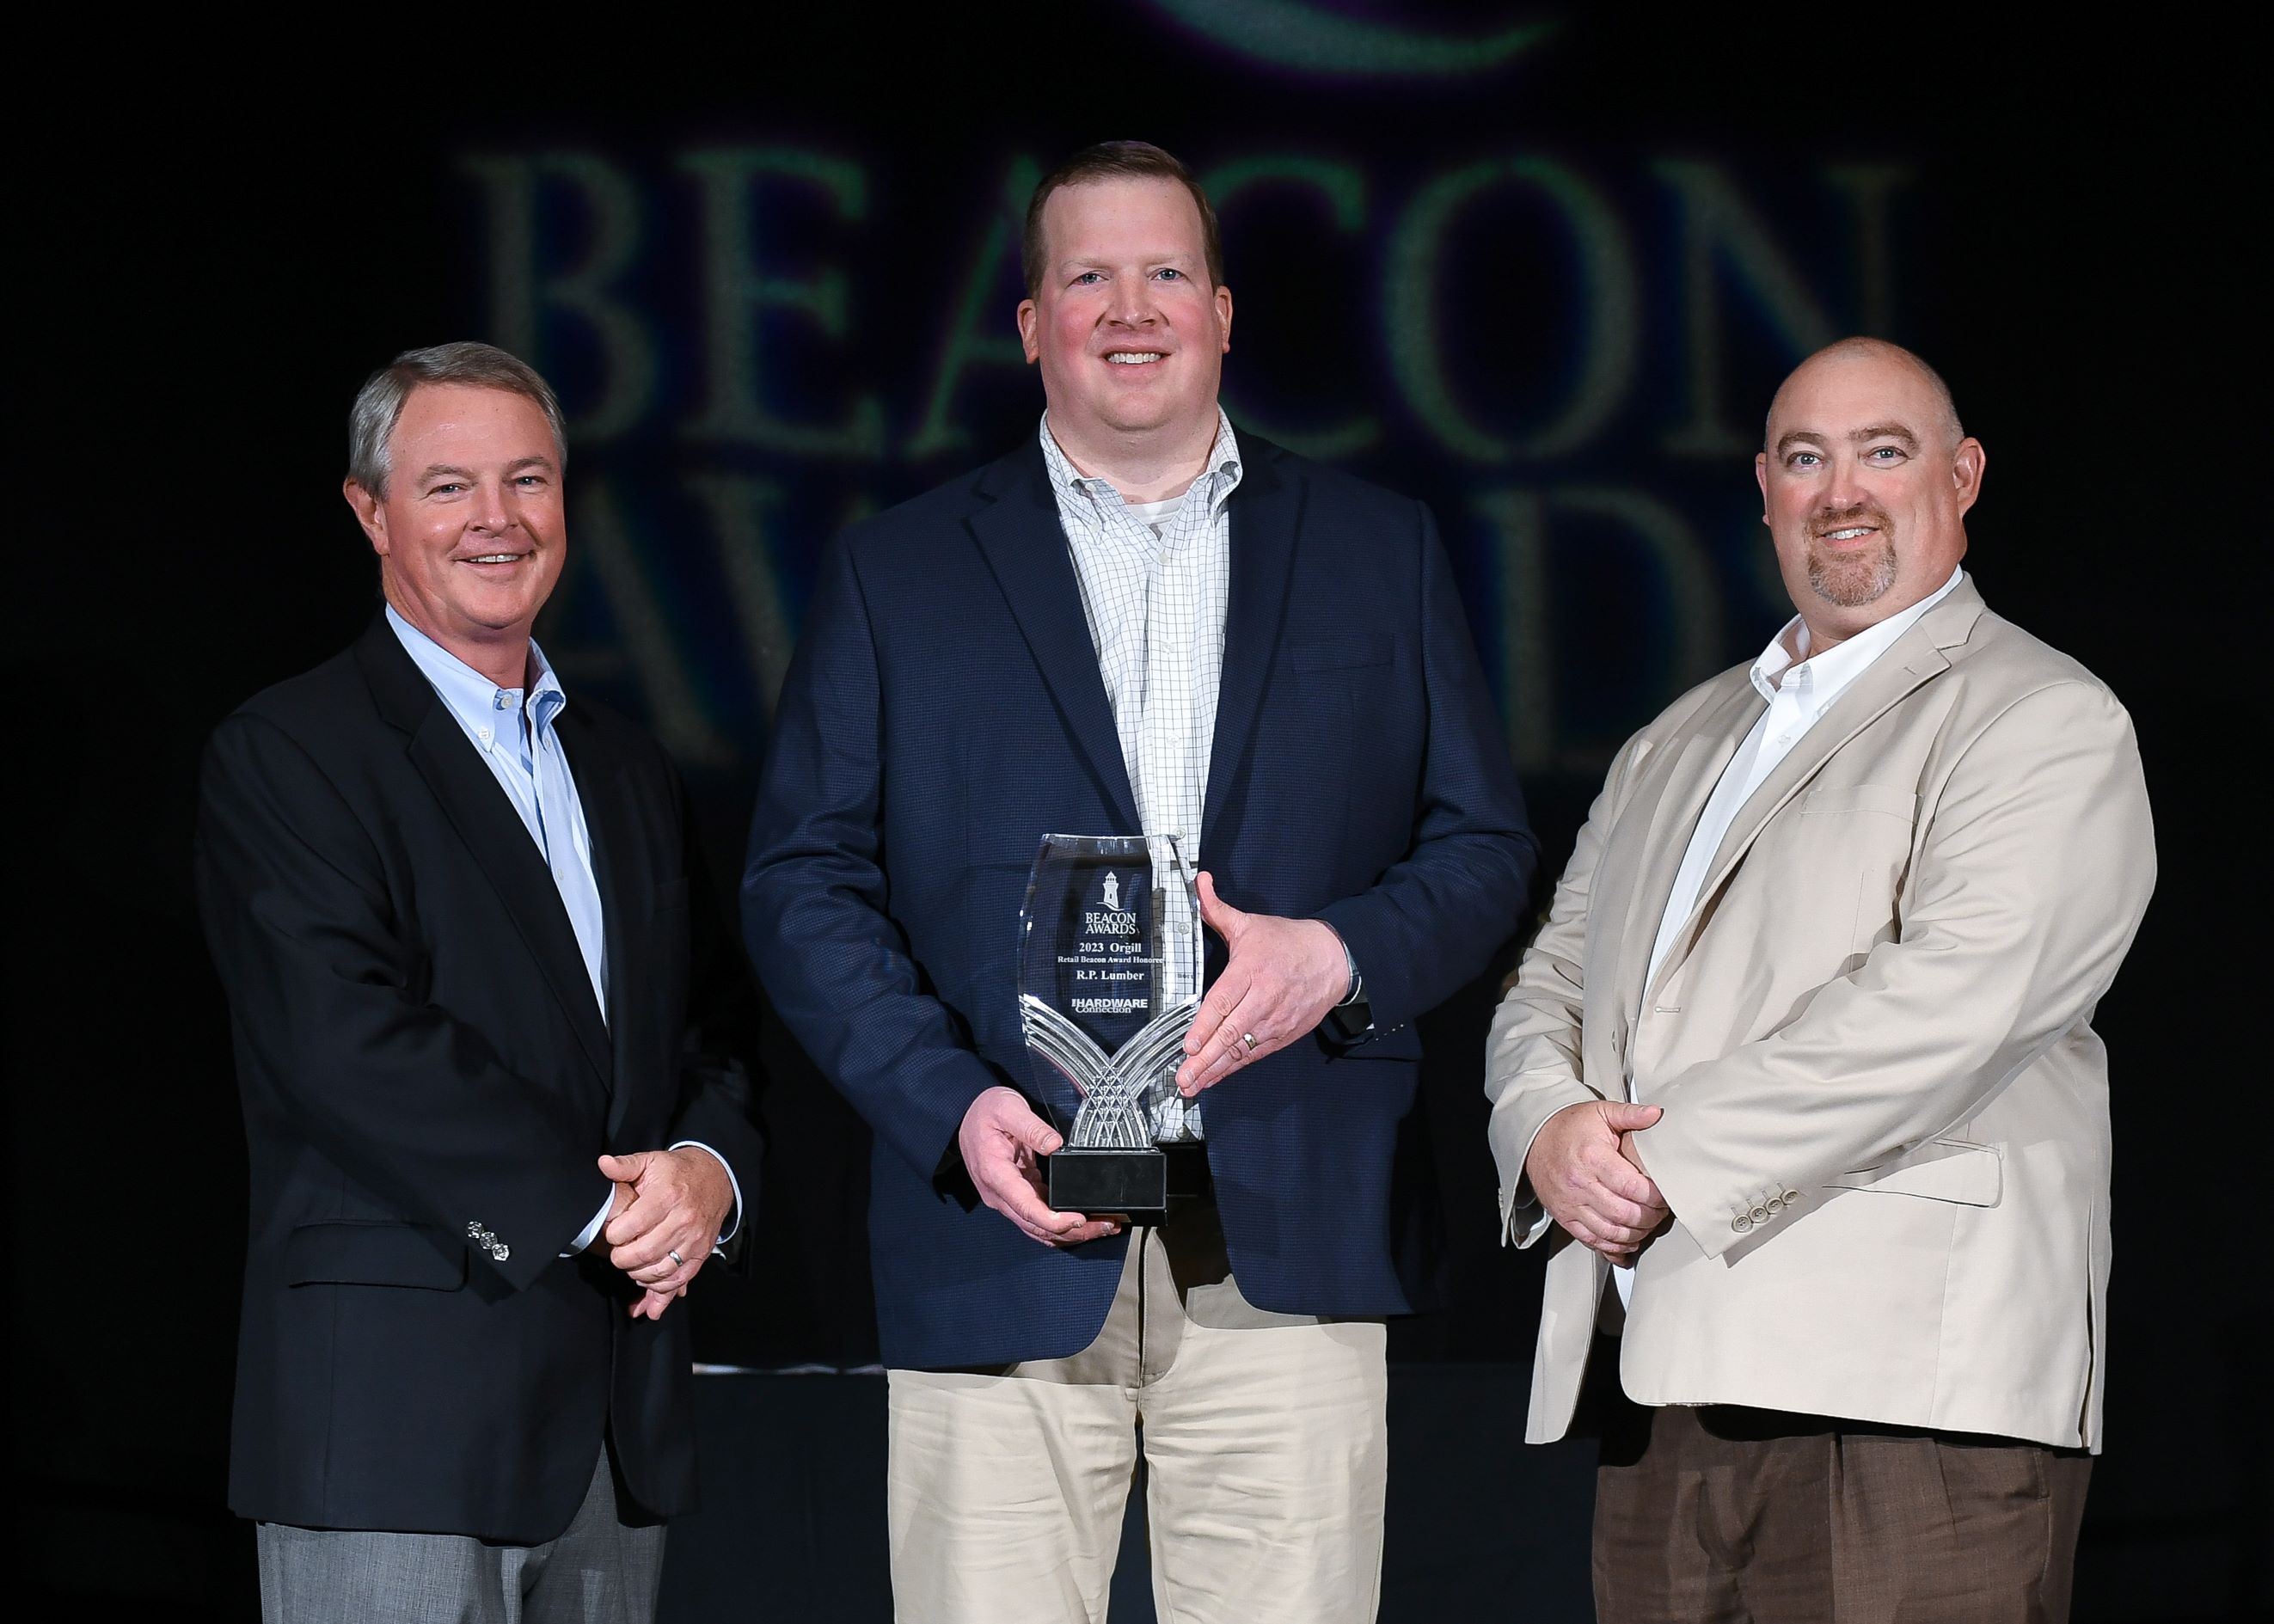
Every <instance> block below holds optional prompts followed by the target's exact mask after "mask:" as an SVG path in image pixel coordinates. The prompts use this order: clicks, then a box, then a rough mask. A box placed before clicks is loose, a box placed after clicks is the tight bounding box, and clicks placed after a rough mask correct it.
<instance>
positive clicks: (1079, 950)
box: [1019, 835, 1201, 1218]
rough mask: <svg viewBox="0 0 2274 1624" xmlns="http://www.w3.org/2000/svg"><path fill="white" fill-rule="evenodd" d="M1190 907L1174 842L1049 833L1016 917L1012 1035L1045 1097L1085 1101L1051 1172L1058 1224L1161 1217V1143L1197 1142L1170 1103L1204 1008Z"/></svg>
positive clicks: (1185, 1108)
mask: <svg viewBox="0 0 2274 1624" xmlns="http://www.w3.org/2000/svg"><path fill="white" fill-rule="evenodd" d="M1200 999H1201V911H1200V896H1199V892H1198V891H1197V890H1196V889H1195V887H1194V885H1193V869H1192V865H1191V862H1190V861H1189V860H1188V859H1187V857H1186V853H1185V850H1184V848H1183V846H1182V844H1181V843H1180V841H1179V838H1178V837H1177V836H1174V835H1045V836H1044V837H1043V844H1042V849H1041V850H1040V851H1039V852H1037V853H1035V867H1034V871H1033V873H1032V875H1031V876H1029V877H1028V882H1027V900H1026V905H1025V906H1023V907H1022V908H1020V912H1019V1024H1020V1029H1021V1030H1022V1032H1023V1033H1024V1034H1025V1036H1026V1041H1027V1054H1028V1061H1029V1064H1031V1065H1032V1066H1033V1068H1034V1073H1035V1083H1036V1085H1037V1086H1038V1087H1039V1088H1040V1089H1041V1090H1042V1091H1043V1096H1044V1097H1045V1098H1048V1097H1050V1096H1051V1095H1053V1094H1061V1095H1062V1094H1063V1091H1064V1089H1065V1087H1066V1086H1072V1088H1073V1092H1074V1094H1076V1095H1077V1096H1078V1097H1079V1099H1080V1101H1081V1106H1080V1109H1077V1110H1076V1111H1075V1113H1074V1118H1073V1129H1072V1131H1071V1132H1068V1133H1067V1135H1066V1139H1065V1145H1064V1147H1061V1148H1060V1149H1059V1151H1058V1154H1056V1155H1054V1156H1052V1157H1050V1160H1049V1164H1048V1170H1049V1178H1050V1191H1049V1196H1048V1199H1049V1201H1050V1206H1051V1207H1054V1208H1056V1209H1057V1210H1058V1211H1060V1212H1079V1213H1085V1214H1092V1215H1096V1216H1105V1215H1112V1216H1116V1217H1122V1218H1134V1217H1143V1216H1148V1215H1151V1216H1158V1215H1159V1214H1162V1213H1163V1212H1165V1211H1166V1210H1167V1207H1168V1158H1167V1157H1166V1156H1164V1155H1163V1154H1162V1152H1161V1148H1160V1147H1162V1146H1163V1144H1171V1143H1175V1142H1177V1141H1179V1140H1191V1139H1196V1138H1197V1137H1198V1136H1197V1135H1196V1134H1194V1133H1193V1131H1192V1129H1193V1124H1192V1122H1191V1116H1190V1113H1191V1110H1192V1107H1191V1105H1190V1103H1189V1102H1188V1101H1186V1100H1185V1099H1184V1098H1183V1096H1181V1095H1180V1094H1178V1093H1177V1087H1176V1075H1177V1067H1178V1065H1179V1064H1182V1062H1183V1060H1184V1057H1185V1034H1186V1031H1188V1030H1189V1029H1190V1028H1191V1026H1192V1023H1193V1011H1194V1010H1195V1009H1197V1008H1198V1007H1199V1005H1200Z"/></svg>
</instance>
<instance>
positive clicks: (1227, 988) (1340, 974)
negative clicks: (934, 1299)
mask: <svg viewBox="0 0 2274 1624" xmlns="http://www.w3.org/2000/svg"><path fill="white" fill-rule="evenodd" d="M1200 898H1201V920H1202V921H1204V922H1205V923H1206V924H1207V925H1208V927H1209V929H1211V930H1213V931H1215V932H1216V934H1217V935H1218V936H1222V937H1223V938H1224V945H1225V946H1226V947H1227V948H1229V949H1230V950H1231V955H1230V957H1229V958H1228V959H1226V961H1225V963H1224V974H1222V975H1220V976H1218V977H1217V978H1216V985H1215V986H1214V987H1212V988H1210V989H1209V994H1208V996H1207V997H1205V998H1203V999H1201V1006H1200V1008H1199V1010H1198V1011H1196V1012H1195V1013H1194V1014H1193V1024H1192V1027H1191V1029H1190V1030H1189V1031H1188V1032H1186V1034H1185V1058H1184V1062H1183V1064H1180V1065H1178V1068H1177V1092H1178V1094H1182V1095H1184V1097H1185V1098H1186V1099H1187V1100H1189V1099H1192V1098H1193V1097H1195V1096H1196V1095H1198V1094H1200V1093H1201V1090H1203V1089H1207V1088H1213V1087H1215V1086H1216V1085H1217V1084H1218V1083H1220V1082H1222V1081H1224V1079H1225V1078H1227V1077H1230V1076H1231V1074H1232V1073H1233V1072H1234V1071H1239V1069H1240V1068H1241V1067H1242V1066H1246V1065H1252V1064H1254V1063H1255V1062H1256V1061H1258V1060H1261V1059H1262V1058H1263V1057H1264V1056H1266V1055H1270V1054H1276V1052H1277V1051H1279V1050H1280V1049H1284V1048H1286V1047H1287V1045H1288V1044H1290V1043H1292V1042H1294V1041H1296V1040H1297V1039H1299V1038H1301V1037H1303V1036H1305V1035H1306V1034H1309V1033H1310V1032H1311V1031H1313V1030H1314V1028H1316V1027H1317V1026H1318V1024H1319V1023H1320V1022H1321V1020H1324V1019H1326V1017H1327V1011H1329V1010H1331V1009H1333V1008H1334V1007H1335V1005H1337V1004H1340V1003H1341V1002H1342V1000H1343V995H1344V992H1346V991H1347V990H1348V989H1349V987H1350V955H1349V954H1348V953H1347V952H1345V951H1344V948H1343V941H1342V938H1341V937H1340V936H1337V935H1336V934H1335V932H1334V929H1333V928H1332V927H1331V926H1329V925H1326V924H1324V923H1322V922H1321V921H1318V920H1315V919H1279V918H1276V917H1274V916H1272V915H1271V914H1243V913H1241V912H1240V911H1239V909H1238V908H1235V907H1233V906H1231V905H1230V904H1229V903H1227V902H1225V901H1224V899H1223V898H1220V897H1218V896H1217V895H1216V881H1215V879H1214V877H1213V876H1210V875H1209V874H1208V873H1207V872H1205V871H1203V872H1202V873H1201V876H1200ZM1064 1143H1065V1136H1064V1135H1062V1134H1060V1133H1059V1132H1058V1130H1057V1129H1055V1128H1053V1127H1051V1126H1050V1124H1048V1123H1047V1122H1044V1121H1043V1119H1042V1118H1041V1117H1040V1116H1036V1115H1035V1109H1034V1107H1033V1106H1031V1105H1029V1104H1028V1103H1027V1100H1026V1096H1025V1095H1023V1094H1020V1093H1019V1092H1018V1090H1016V1089H1014V1088H1006V1087H995V1088H990V1089H988V1090H987V1091H986V1092H985V1093H983V1094H981V1095H980V1096H979V1097H978V1098H977V1099H976V1100H975V1101H972V1102H971V1109H969V1110H968V1111H966V1112H965V1113H964V1116H963V1125H962V1127H961V1129H960V1131H959V1132H958V1133H957V1135H956V1145H957V1148H958V1149H959V1150H960V1152H961V1154H962V1156H963V1166H964V1169H965V1170H966V1171H967V1172H968V1173H969V1174H970V1175H971V1182H972V1184H973V1185H974V1186H975V1187H976V1189H977V1190H978V1192H979V1199H981V1200H982V1201H984V1202H985V1203H986V1204H987V1205H988V1206H989V1207H992V1208H994V1209H995V1210H996V1211H997V1212H998V1213H1000V1214H1003V1215H1004V1216H1005V1218H1008V1219H1009V1220H1010V1221H1011V1222H1012V1223H1013V1224H1014V1225H1016V1226H1017V1227H1018V1229H1019V1230H1020V1233H1021V1234H1024V1235H1026V1236H1028V1237H1029V1238H1031V1239H1034V1240H1037V1241H1040V1242H1042V1243H1043V1244H1044V1245H1047V1246H1079V1245H1081V1244H1082V1243H1083V1242H1085V1241H1094V1240H1096V1239H1097V1238H1098V1237H1101V1236H1106V1235H1112V1234H1115V1233H1117V1232H1118V1230H1119V1229H1120V1228H1121V1226H1120V1225H1119V1224H1118V1223H1115V1222H1112V1221H1111V1220H1110V1219H1103V1218H1086V1217H1084V1216H1083V1215H1082V1214H1080V1213H1061V1212H1057V1211H1054V1210H1053V1209H1052V1208H1051V1207H1050V1205H1049V1203H1048V1202H1046V1201H1045V1200H1043V1175H1042V1168H1041V1165H1040V1160H1039V1159H1040V1158H1041V1157H1043V1156H1048V1155H1051V1154H1055V1153H1056V1152H1057V1151H1058V1147H1060V1146H1061V1145H1063V1144H1064ZM635 1278H636V1276H635ZM658 1312H661V1311H660V1310H658Z"/></svg>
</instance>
